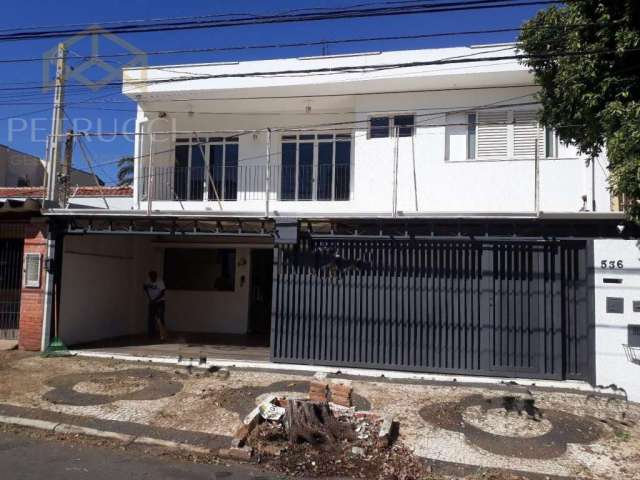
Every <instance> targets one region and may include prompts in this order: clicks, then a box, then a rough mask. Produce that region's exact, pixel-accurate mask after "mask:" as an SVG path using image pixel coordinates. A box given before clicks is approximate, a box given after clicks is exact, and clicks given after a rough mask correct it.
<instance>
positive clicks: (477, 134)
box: [466, 110, 558, 160]
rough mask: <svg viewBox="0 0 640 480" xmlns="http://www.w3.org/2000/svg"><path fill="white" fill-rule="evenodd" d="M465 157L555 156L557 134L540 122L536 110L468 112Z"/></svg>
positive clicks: (523, 157) (526, 157)
mask: <svg viewBox="0 0 640 480" xmlns="http://www.w3.org/2000/svg"><path fill="white" fill-rule="evenodd" d="M466 132H467V133H466V140H467V141H466V152H467V155H466V158H467V159H470V160H473V159H479V160H481V159H501V158H514V159H518V158H522V159H532V158H535V156H536V145H537V146H538V158H555V157H556V156H557V152H558V147H557V143H558V140H557V136H556V134H555V131H554V130H553V129H549V128H545V127H543V126H541V125H540V124H539V123H538V119H537V112H536V111H532V110H516V111H505V110H495V111H478V112H472V113H468V114H467V115H466Z"/></svg>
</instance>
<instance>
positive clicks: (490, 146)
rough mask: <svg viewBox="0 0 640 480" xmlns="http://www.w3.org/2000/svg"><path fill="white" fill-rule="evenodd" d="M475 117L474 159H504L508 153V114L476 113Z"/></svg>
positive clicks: (500, 112) (499, 112)
mask: <svg viewBox="0 0 640 480" xmlns="http://www.w3.org/2000/svg"><path fill="white" fill-rule="evenodd" d="M476 115H477V117H476V118H477V130H476V131H477V134H476V157H475V158H478V159H483V158H487V159H492V158H506V157H507V155H508V153H509V145H508V128H509V127H508V124H507V122H508V112H504V111H498V112H478V113H477V114H476Z"/></svg>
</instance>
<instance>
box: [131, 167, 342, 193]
mask: <svg viewBox="0 0 640 480" xmlns="http://www.w3.org/2000/svg"><path fill="white" fill-rule="evenodd" d="M352 183H353V182H352V172H351V165H350V164H343V165H340V164H336V163H333V164H329V165H320V164H316V165H301V164H300V165H297V166H296V165H284V166H283V165H271V166H267V165H264V164H262V165H240V166H235V165H233V166H226V165H225V166H217V165H212V166H211V167H210V168H208V169H207V168H205V167H175V166H174V167H152V168H151V169H149V168H148V167H143V168H141V169H140V172H139V175H138V186H139V188H138V192H139V200H140V201H148V200H151V201H152V202H154V201H173V202H243V201H261V200H262V201H266V200H267V199H270V200H276V201H287V202H296V201H322V202H344V201H348V200H350V199H351V198H352V194H353V188H352ZM148 192H151V195H149V194H148Z"/></svg>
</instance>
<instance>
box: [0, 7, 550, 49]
mask: <svg viewBox="0 0 640 480" xmlns="http://www.w3.org/2000/svg"><path fill="white" fill-rule="evenodd" d="M557 3H561V2H560V1H557V0H556V1H553V0H534V1H531V0H526V1H515V2H508V0H472V1H467V2H460V1H456V2H441V3H424V2H421V3H416V4H408V5H400V6H390V7H388V6H385V7H375V8H343V9H335V10H330V11H325V12H312V13H292V14H287V13H284V14H282V13H280V14H275V15H263V16H255V17H252V18H246V17H238V18H231V19H220V20H203V19H196V20H185V21H177V22H176V21H170V22H158V23H155V24H152V25H149V24H142V25H130V24H127V25H114V26H112V27H110V29H109V33H112V34H123V33H146V32H160V31H163V32H166V31H177V30H192V29H203V28H223V27H234V26H243V25H265V24H278V23H292V22H308V21H320V20H339V19H353V18H364V17H380V16H395V15H414V14H426V13H442V12H452V11H469V10H486V9H495V8H513V7H524V6H537V5H549V4H557ZM86 33H87V28H73V29H64V30H37V31H34V30H22V31H20V30H18V31H14V32H10V33H4V34H0V41H8V40H33V39H42V38H65V37H73V36H76V35H79V34H86Z"/></svg>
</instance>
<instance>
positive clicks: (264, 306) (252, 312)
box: [249, 248, 273, 336]
mask: <svg viewBox="0 0 640 480" xmlns="http://www.w3.org/2000/svg"><path fill="white" fill-rule="evenodd" d="M272 282H273V250H272V249H270V248H269V249H260V250H252V251H251V296H250V299H249V301H250V306H249V319H250V328H249V329H250V333H257V334H264V335H265V336H268V335H269V333H270V332H271V288H272Z"/></svg>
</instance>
